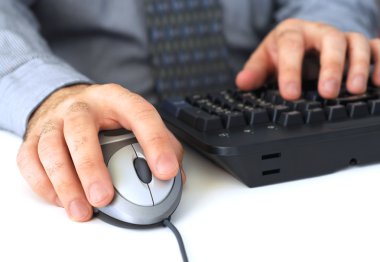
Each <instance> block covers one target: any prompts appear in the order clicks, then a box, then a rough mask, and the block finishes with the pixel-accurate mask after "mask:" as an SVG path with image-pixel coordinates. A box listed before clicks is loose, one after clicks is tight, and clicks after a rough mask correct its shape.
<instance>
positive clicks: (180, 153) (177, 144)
mask: <svg viewBox="0 0 380 262" xmlns="http://www.w3.org/2000/svg"><path fill="white" fill-rule="evenodd" d="M169 138H170V140H171V141H172V145H173V148H174V150H175V152H176V156H177V160H178V164H179V166H180V172H181V175H182V182H183V183H186V173H185V170H184V169H183V165H182V162H183V152H184V151H183V147H182V145H181V143H180V142H179V141H178V140H177V138H175V136H174V135H173V134H172V133H171V132H170V131H169Z"/></svg>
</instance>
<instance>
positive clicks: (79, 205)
mask: <svg viewBox="0 0 380 262" xmlns="http://www.w3.org/2000/svg"><path fill="white" fill-rule="evenodd" d="M69 212H70V216H71V217H72V218H73V219H74V220H82V219H84V218H87V217H88V215H89V213H90V209H89V207H88V205H87V204H86V203H85V202H84V201H82V200H79V199H77V200H73V201H71V202H70V204H69Z"/></svg>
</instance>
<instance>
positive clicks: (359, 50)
mask: <svg viewBox="0 0 380 262" xmlns="http://www.w3.org/2000/svg"><path fill="white" fill-rule="evenodd" d="M312 51H314V52H317V53H319V57H320V58H319V60H320V71H319V78H318V79H319V82H318V91H319V94H320V95H321V96H322V97H324V98H326V99H333V98H335V97H337V96H338V94H339V90H340V86H341V83H342V78H343V72H344V69H345V65H346V62H348V77H347V83H346V84H347V90H348V91H349V92H350V93H352V94H361V93H364V92H365V91H366V88H367V80H368V76H369V67H370V62H371V54H372V58H373V60H374V62H375V69H374V72H373V76H372V81H373V83H374V84H375V85H377V86H380V40H379V39H375V40H372V41H370V40H368V39H367V38H366V37H365V36H364V35H362V34H359V33H353V32H349V33H344V32H341V31H339V30H338V29H336V28H334V27H332V26H329V25H326V24H322V23H315V22H308V21H303V20H299V19H288V20H286V21H284V22H282V23H281V24H279V25H278V26H277V27H276V28H275V29H274V30H273V31H271V32H270V33H269V34H268V35H267V37H266V38H265V39H264V40H263V42H262V43H261V45H260V46H259V47H258V48H257V49H256V51H255V52H254V53H253V54H252V56H251V57H250V58H249V60H248V61H247V63H246V64H245V66H244V68H243V70H242V71H241V72H240V73H239V74H238V76H237V78H236V84H237V85H238V87H239V88H240V89H242V90H250V89H255V88H258V87H260V86H261V85H262V84H263V83H264V82H265V81H266V79H267V78H268V77H269V76H270V75H272V74H277V78H278V83H279V88H280V93H281V95H282V97H283V98H285V99H287V100H296V99H298V98H299V97H300V96H301V78H302V71H303V68H302V65H303V62H304V57H305V54H307V53H308V52H312Z"/></svg>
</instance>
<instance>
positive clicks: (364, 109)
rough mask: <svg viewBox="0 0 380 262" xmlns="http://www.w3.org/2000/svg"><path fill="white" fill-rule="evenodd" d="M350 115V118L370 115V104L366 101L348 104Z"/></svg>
mask: <svg viewBox="0 0 380 262" xmlns="http://www.w3.org/2000/svg"><path fill="white" fill-rule="evenodd" d="M347 111H348V116H349V117H350V118H361V117H366V116H367V115H368V106H367V104H366V103H364V102H355V103H349V104H347Z"/></svg>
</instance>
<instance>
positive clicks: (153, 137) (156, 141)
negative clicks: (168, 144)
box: [146, 132, 165, 146]
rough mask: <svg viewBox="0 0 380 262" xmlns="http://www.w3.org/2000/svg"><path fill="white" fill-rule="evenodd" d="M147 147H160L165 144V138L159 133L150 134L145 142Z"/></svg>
mask: <svg viewBox="0 0 380 262" xmlns="http://www.w3.org/2000/svg"><path fill="white" fill-rule="evenodd" d="M146 142H147V144H149V145H155V146H157V145H162V144H165V137H164V136H163V135H162V134H161V133H157V132H156V133H152V134H150V136H149V137H148V138H147V140H146Z"/></svg>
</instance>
